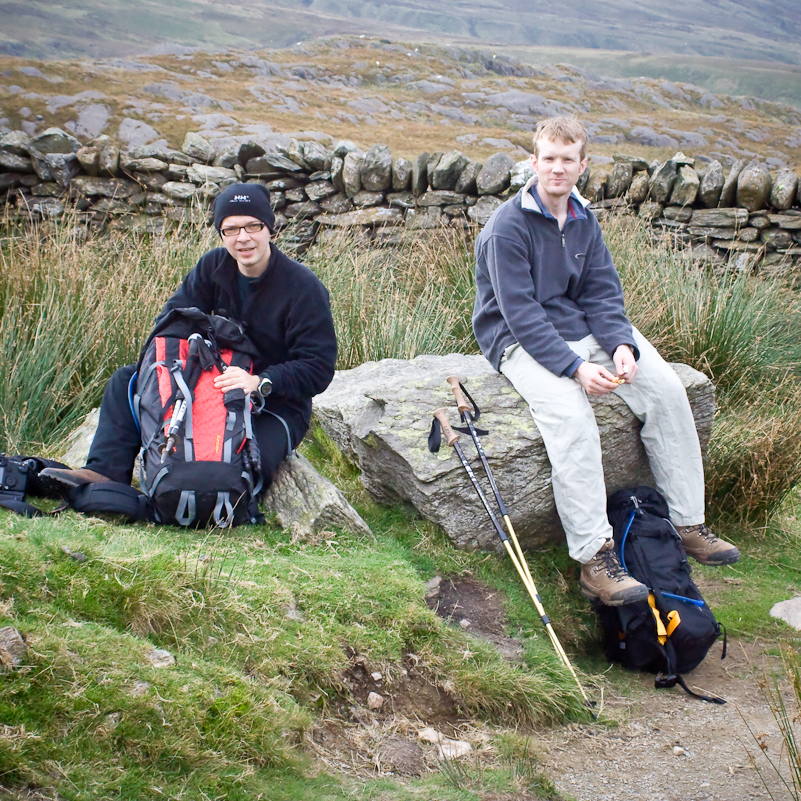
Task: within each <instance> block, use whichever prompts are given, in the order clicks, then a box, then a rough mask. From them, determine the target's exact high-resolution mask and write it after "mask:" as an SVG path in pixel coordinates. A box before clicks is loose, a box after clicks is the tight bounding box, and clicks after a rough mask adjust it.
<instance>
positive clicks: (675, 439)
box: [596, 328, 740, 565]
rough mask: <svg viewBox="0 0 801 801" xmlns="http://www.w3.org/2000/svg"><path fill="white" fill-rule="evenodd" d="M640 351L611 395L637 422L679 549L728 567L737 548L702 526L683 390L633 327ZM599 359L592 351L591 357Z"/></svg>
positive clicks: (693, 440)
mask: <svg viewBox="0 0 801 801" xmlns="http://www.w3.org/2000/svg"><path fill="white" fill-rule="evenodd" d="M634 337H635V339H636V342H637V347H638V348H639V350H640V359H639V361H638V367H639V371H638V373H637V378H636V379H635V381H634V383H633V384H624V385H623V386H621V387H620V388H619V389H618V390H616V393H617V394H618V395H619V396H620V397H621V398H622V399H623V400H624V401H625V402H626V403H627V404H628V406H629V408H630V409H631V410H632V412H634V414H635V415H636V416H637V417H638V418H639V419H640V420H642V421H643V427H642V430H641V431H640V437H641V439H642V442H643V445H644V446H645V451H646V453H647V454H648V461H649V463H650V465H651V472H652V473H653V474H654V478H655V479H656V488H657V489H658V490H659V491H660V492H661V493H662V494H663V495H664V496H665V499H666V500H667V504H668V508H669V509H670V519H671V520H672V521H673V524H674V525H675V526H676V531H678V533H679V536H680V537H681V541H682V545H683V546H684V550H685V551H687V553H688V554H689V555H690V556H692V557H693V558H694V559H695V560H696V561H698V562H700V563H701V564H704V565H730V564H733V563H734V562H736V561H737V560H738V559H739V558H740V552H739V551H738V550H737V548H736V547H735V546H734V545H732V544H731V543H729V542H726V541H725V540H722V539H720V538H719V537H716V536H715V535H714V534H713V533H712V532H711V531H710V530H709V528H707V526H706V525H705V524H704V522H703V521H704V468H703V462H702V457H701V446H700V444H699V442H698V432H697V430H696V427H695V419H694V418H693V413H692V409H691V408H690V403H689V401H688V400H687V393H686V391H685V389H684V386H683V385H682V383H681V381H680V380H679V378H678V376H677V375H676V373H675V371H674V370H673V369H672V368H671V367H670V365H669V364H667V362H665V361H664V359H662V357H661V356H660V355H659V354H658V353H657V351H656V350H655V348H654V347H653V345H651V344H650V343H649V342H648V340H647V339H645V337H643V336H642V334H641V333H640V332H639V331H637V329H636V328H635V329H634ZM599 358H600V357H598V356H597V355H596V360H599Z"/></svg>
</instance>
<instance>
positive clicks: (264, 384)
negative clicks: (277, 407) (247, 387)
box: [256, 373, 273, 398]
mask: <svg viewBox="0 0 801 801" xmlns="http://www.w3.org/2000/svg"><path fill="white" fill-rule="evenodd" d="M259 379H260V380H259V386H258V389H257V390H256V392H258V393H259V395H261V396H262V398H266V397H267V396H268V395H269V394H270V393H271V392H272V391H273V382H272V381H271V380H270V376H268V375H267V374H266V373H262V374H261V376H260V377H259Z"/></svg>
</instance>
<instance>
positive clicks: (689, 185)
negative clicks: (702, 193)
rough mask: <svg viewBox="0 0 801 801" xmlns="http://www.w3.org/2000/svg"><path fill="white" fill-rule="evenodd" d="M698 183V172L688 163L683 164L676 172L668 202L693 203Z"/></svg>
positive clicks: (685, 204)
mask: <svg viewBox="0 0 801 801" xmlns="http://www.w3.org/2000/svg"><path fill="white" fill-rule="evenodd" d="M700 183H701V182H700V181H699V179H698V173H697V172H696V171H695V170H694V169H693V168H692V167H691V166H690V165H689V164H683V165H682V166H681V167H680V168H679V170H678V172H677V173H676V180H675V181H674V182H673V191H672V192H671V194H670V203H671V204H672V205H674V206H691V205H692V204H693V203H695V198H696V197H697V195H698V188H699V186H700Z"/></svg>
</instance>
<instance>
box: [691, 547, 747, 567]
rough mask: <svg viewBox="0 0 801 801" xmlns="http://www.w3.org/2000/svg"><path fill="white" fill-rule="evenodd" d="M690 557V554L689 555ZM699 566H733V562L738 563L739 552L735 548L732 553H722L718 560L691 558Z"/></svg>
mask: <svg viewBox="0 0 801 801" xmlns="http://www.w3.org/2000/svg"><path fill="white" fill-rule="evenodd" d="M690 556H692V554H690ZM693 559H695V561H696V562H698V564H699V565H706V566H707V567H724V566H725V565H733V564H734V563H735V562H739V561H740V552H739V551H738V550H737V549H736V548H735V549H734V550H733V551H724V552H723V553H722V554H721V555H720V557H719V558H717V559H715V560H712V559H706V560H704V559H699V558H698V557H697V556H693Z"/></svg>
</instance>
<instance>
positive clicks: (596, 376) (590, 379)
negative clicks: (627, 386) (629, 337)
mask: <svg viewBox="0 0 801 801" xmlns="http://www.w3.org/2000/svg"><path fill="white" fill-rule="evenodd" d="M618 350H620V348H618ZM573 378H575V379H576V380H577V381H578V382H579V384H581V386H582V387H584V390H585V392H587V393H588V394H590V395H606V393H607V392H611V391H612V390H613V389H617V388H618V387H619V386H620V384H619V383H618V382H617V379H616V378H615V377H614V376H613V375H612V373H610V372H609V370H607V369H606V368H605V367H603V366H602V365H600V364H595V363H594V362H582V363H581V364H580V365H579V368H578V370H576V372H575V373H573Z"/></svg>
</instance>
